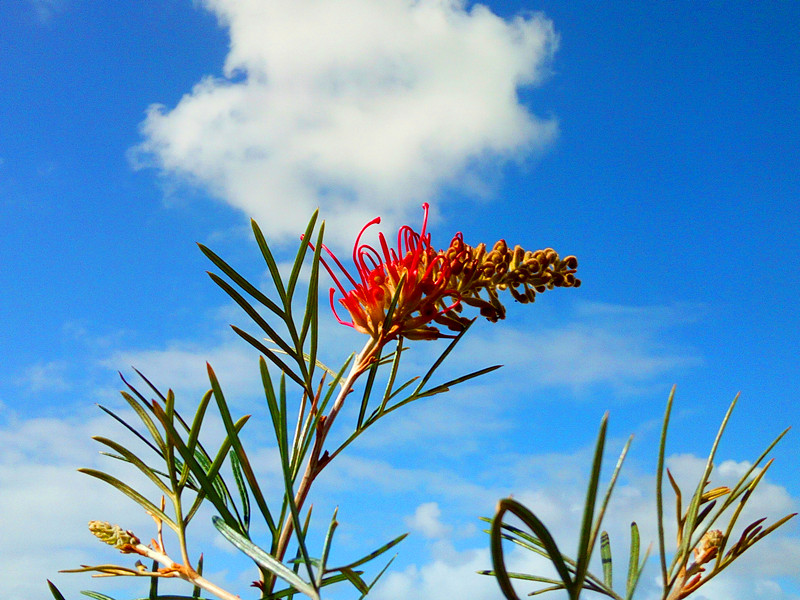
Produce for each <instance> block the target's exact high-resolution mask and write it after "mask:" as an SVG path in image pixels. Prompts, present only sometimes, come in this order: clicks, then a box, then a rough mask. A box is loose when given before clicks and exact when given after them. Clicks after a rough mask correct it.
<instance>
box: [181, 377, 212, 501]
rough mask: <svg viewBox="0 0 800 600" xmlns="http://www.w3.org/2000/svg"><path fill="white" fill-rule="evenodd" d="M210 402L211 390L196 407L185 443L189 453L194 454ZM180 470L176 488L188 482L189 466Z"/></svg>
mask: <svg viewBox="0 0 800 600" xmlns="http://www.w3.org/2000/svg"><path fill="white" fill-rule="evenodd" d="M210 401H211V390H209V391H207V392H206V393H205V394H203V397H202V398H201V399H200V404H198V406H197V411H195V414H194V420H193V421H192V427H191V429H190V430H189V439H188V440H187V441H186V448H187V449H188V450H189V452H194V451H195V448H196V447H197V443H198V438H199V437H200V428H201V427H202V425H203V419H204V418H205V414H206V409H207V408H208V403H209V402H210ZM181 470H182V471H183V472H182V473H181V479H180V481H179V482H178V486H179V487H181V488H182V487H183V486H184V485H186V482H187V481H188V480H189V475H190V473H191V469H189V465H184V467H183V469H181Z"/></svg>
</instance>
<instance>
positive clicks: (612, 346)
mask: <svg viewBox="0 0 800 600" xmlns="http://www.w3.org/2000/svg"><path fill="white" fill-rule="evenodd" d="M574 306H575V311H574V315H570V320H569V324H567V325H564V326H563V327H554V326H552V325H551V326H546V327H540V326H538V325H537V326H535V327H534V326H523V327H518V328H516V329H509V328H508V327H505V328H503V330H502V331H498V330H496V329H495V328H492V329H491V330H489V331H487V332H485V333H482V334H481V335H477V336H473V337H472V338H468V339H467V340H466V342H465V344H463V346H464V348H463V350H464V351H465V352H466V353H468V354H470V355H479V356H486V357H491V359H492V361H495V362H498V363H502V364H504V365H505V366H506V368H507V369H508V370H510V371H513V372H515V373H516V372H519V374H520V375H521V376H523V379H524V382H525V385H526V386H534V387H550V388H565V389H569V390H571V391H572V392H573V393H576V394H581V393H584V392H586V391H588V390H590V389H591V388H593V386H596V385H605V386H607V387H609V388H611V389H614V390H615V391H616V392H621V393H637V392H641V391H643V390H646V389H648V386H649V385H651V384H652V383H653V382H654V381H655V380H657V379H658V378H659V377H661V376H663V375H664V374H667V373H670V372H673V371H675V370H677V369H684V368H688V367H693V366H697V365H699V364H702V357H701V356H700V355H699V354H698V352H697V350H695V349H693V348H691V347H687V346H685V345H684V344H681V343H680V342H679V341H678V339H677V334H676V331H675V328H676V327H677V326H680V325H682V324H684V323H686V322H687V320H692V319H694V318H695V314H696V312H697V309H696V308H692V307H682V306H643V307H638V306H621V305H610V304H598V303H577V304H575V305H574ZM670 339H672V340H674V341H672V342H670V341H668V340H670Z"/></svg>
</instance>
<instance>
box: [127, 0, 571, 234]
mask: <svg viewBox="0 0 800 600" xmlns="http://www.w3.org/2000/svg"><path fill="white" fill-rule="evenodd" d="M205 5H206V6H207V7H208V8H209V9H210V10H211V11H213V12H214V13H216V15H217V16H218V18H219V21H220V23H222V24H223V25H224V26H225V27H227V28H228V30H229V32H230V40H231V41H230V53H229V54H228V57H227V59H226V62H225V77H224V78H217V77H211V76H209V77H207V78H205V79H203V80H202V81H200V82H199V83H198V84H197V85H196V86H195V87H194V89H193V90H192V91H191V92H190V93H188V94H186V95H185V96H184V98H183V99H182V100H181V101H180V103H179V104H178V105H177V106H175V107H174V108H167V107H164V106H161V105H154V106H152V107H151V108H150V110H149V113H148V116H147V119H146V121H145V122H144V123H143V125H142V133H143V135H144V138H145V140H144V142H143V143H142V144H141V145H140V146H139V147H138V148H136V149H135V150H134V152H132V156H133V159H134V161H135V162H136V163H137V164H139V165H148V164H149V165H155V166H157V167H159V168H160V169H162V170H163V171H164V172H165V173H170V174H177V175H179V176H181V177H184V178H186V179H187V180H189V181H190V182H193V183H196V184H199V185H201V186H204V187H205V188H207V189H208V190H210V192H211V193H212V194H214V195H215V196H217V197H219V198H220V199H222V200H224V201H225V202H227V203H229V204H231V205H232V206H234V207H236V208H239V209H241V210H243V211H245V212H246V213H247V214H248V215H250V216H254V217H256V218H257V219H259V221H260V222H261V224H262V226H264V228H265V229H266V230H267V232H268V233H269V234H270V235H271V236H273V237H274V236H281V235H283V236H289V235H291V236H295V235H296V233H297V231H302V228H303V225H304V224H305V220H306V219H307V217H308V215H309V214H310V213H311V211H312V210H313V209H314V208H315V207H317V206H319V205H322V206H323V207H324V216H325V218H326V219H328V221H333V222H334V223H335V224H338V225H342V224H345V223H346V224H347V225H348V226H347V227H341V228H338V227H332V228H331V232H332V233H334V235H335V231H336V230H338V229H343V230H346V231H347V232H348V234H349V233H350V232H352V231H353V230H356V227H357V224H360V223H363V222H365V221H366V220H368V219H369V218H372V217H373V216H374V215H375V214H376V212H380V213H381V214H383V215H384V216H385V217H386V218H387V219H388V220H389V221H392V219H396V218H398V217H400V216H402V215H404V214H405V213H406V212H407V210H408V209H409V207H412V206H413V207H414V208H415V209H416V208H417V207H418V205H419V203H420V202H421V200H422V199H425V198H429V197H431V196H432V195H434V194H435V193H436V192H437V191H438V190H439V189H440V188H441V187H442V186H443V185H456V184H457V183H458V182H459V181H463V180H464V179H465V178H466V177H468V176H474V175H475V174H476V171H475V170H474V169H473V167H476V165H480V164H487V162H488V163H489V164H491V163H496V162H497V161H498V160H499V161H504V160H508V159H517V158H520V157H524V156H527V155H529V153H530V152H531V151H533V150H536V149H538V148H541V147H542V146H544V145H546V144H547V143H548V142H549V141H550V140H552V139H553V137H554V135H555V133H556V123H555V121H554V120H552V119H542V118H538V117H536V116H534V115H532V114H531V113H530V112H529V111H528V110H527V108H526V107H525V106H524V105H522V104H521V103H520V102H519V100H518V98H517V90H518V88H519V87H521V86H528V85H534V84H537V83H539V82H540V81H541V80H542V79H543V77H544V76H545V75H546V73H547V65H548V62H549V59H550V57H551V55H552V53H553V52H554V50H555V48H556V46H557V41H558V38H557V36H556V34H555V32H554V29H553V25H552V23H551V22H550V21H549V20H547V19H546V18H544V17H542V16H540V15H528V16H524V17H523V16H519V17H516V18H514V19H512V20H508V21H507V20H504V19H502V18H500V17H498V16H496V15H494V14H493V13H492V12H491V11H490V10H489V9H488V8H486V7H485V6H483V5H480V4H475V5H473V6H471V7H470V8H467V6H466V3H465V2H463V1H448V2H442V1H441V0H422V1H420V2H405V1H404V0H385V1H382V2H374V1H372V0H347V1H345V2H319V1H315V0H280V1H277V2H270V3H262V2H254V1H247V2H241V1H239V0H206V1H205ZM478 171H480V169H478Z"/></svg>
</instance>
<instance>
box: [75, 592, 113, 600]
mask: <svg viewBox="0 0 800 600" xmlns="http://www.w3.org/2000/svg"><path fill="white" fill-rule="evenodd" d="M81 594H83V595H84V596H88V597H89V598H94V600H114V598H112V597H111V596H106V595H105V594H101V593H100V592H91V591H89V590H81Z"/></svg>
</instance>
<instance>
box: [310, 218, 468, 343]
mask: <svg viewBox="0 0 800 600" xmlns="http://www.w3.org/2000/svg"><path fill="white" fill-rule="evenodd" d="M422 208H423V210H424V213H425V214H424V218H423V221H422V230H421V231H420V232H419V233H417V232H416V231H414V230H413V229H412V228H411V227H409V226H408V225H404V226H403V227H401V228H400V230H399V231H398V232H397V248H396V249H395V248H390V247H389V244H388V243H387V241H386V238H385V236H384V235H383V233H379V234H378V241H379V245H380V250H378V249H375V248H373V247H372V246H370V245H369V244H362V243H361V238H362V236H363V235H364V232H365V231H366V230H367V229H369V228H370V227H371V226H373V225H377V224H378V223H380V222H381V219H380V217H376V218H375V219H373V220H372V221H370V222H369V223H367V224H366V225H364V227H363V228H362V229H361V232H360V233H359V234H358V237H357V238H356V241H355V244H354V245H353V262H354V264H355V268H356V272H357V277H353V276H352V275H351V274H350V273H349V272H348V271H347V269H346V268H345V267H344V265H342V263H341V262H340V261H339V259H338V258H336V256H335V255H334V254H333V253H332V252H331V251H330V250H328V248H326V247H324V246H323V248H324V250H325V251H326V252H327V254H328V255H329V256H330V258H331V260H332V261H333V263H334V264H335V265H336V266H337V267H338V268H339V270H340V271H341V272H342V274H343V275H344V277H345V278H346V279H347V281H348V282H349V283H350V285H351V286H352V288H353V289H351V290H350V291H347V290H346V289H345V287H344V286H343V285H342V282H341V280H340V279H339V277H337V275H336V273H334V271H333V269H331V267H330V265H329V264H328V263H327V262H326V261H323V265H324V266H325V268H326V269H327V270H328V272H329V273H330V275H331V277H332V278H333V281H334V283H335V284H336V287H335V288H331V291H330V300H331V308H332V309H333V313H334V316H335V317H336V319H337V320H338V321H339V323H342V324H343V325H349V326H351V327H354V328H355V329H357V330H358V331H360V332H362V333H366V334H367V335H370V336H372V337H373V338H375V339H378V340H380V342H381V343H385V342H387V341H389V340H391V339H394V338H396V337H397V336H399V335H402V336H403V337H406V338H408V339H426V340H430V339H436V338H439V337H445V336H444V334H442V333H441V332H440V331H439V330H438V329H437V328H436V327H433V326H431V325H430V322H431V321H432V320H434V319H435V318H437V317H440V316H441V315H443V314H446V313H447V312H449V311H451V310H452V309H453V308H455V307H456V306H457V305H458V303H459V297H458V293H457V292H455V291H454V290H452V289H450V288H449V282H450V265H449V263H448V262H447V261H446V260H445V257H444V256H442V255H441V254H440V253H439V252H437V251H436V250H434V249H433V248H432V247H431V236H430V234H429V233H427V232H426V228H427V224H428V205H427V204H423V205H422ZM337 291H338V292H339V293H340V294H341V296H342V297H341V298H340V299H339V302H340V303H341V304H342V306H344V308H345V309H346V310H347V312H348V313H349V314H350V318H351V321H350V322H347V321H344V320H342V319H341V318H340V317H339V314H338V313H337V312H336V306H335V304H334V299H335V297H336V292H337ZM395 297H396V298H397V301H396V304H395V306H394V309H393V310H392V313H391V319H390V320H389V321H388V322H387V315H388V314H389V310H390V309H391V307H392V301H393V299H394V298H395Z"/></svg>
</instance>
